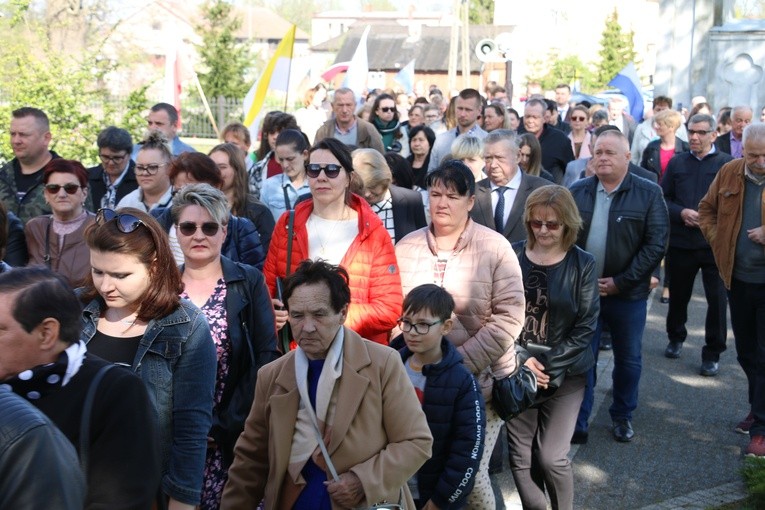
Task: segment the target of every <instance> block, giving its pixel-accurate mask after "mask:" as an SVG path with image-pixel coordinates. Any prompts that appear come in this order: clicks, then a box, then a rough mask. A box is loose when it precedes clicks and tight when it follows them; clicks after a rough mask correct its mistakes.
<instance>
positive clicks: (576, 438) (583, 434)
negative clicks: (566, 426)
mask: <svg viewBox="0 0 765 510" xmlns="http://www.w3.org/2000/svg"><path fill="white" fill-rule="evenodd" d="M589 435H590V434H589V433H588V432H587V431H586V430H575V431H574V435H573V436H571V444H587V438H588V436H589Z"/></svg>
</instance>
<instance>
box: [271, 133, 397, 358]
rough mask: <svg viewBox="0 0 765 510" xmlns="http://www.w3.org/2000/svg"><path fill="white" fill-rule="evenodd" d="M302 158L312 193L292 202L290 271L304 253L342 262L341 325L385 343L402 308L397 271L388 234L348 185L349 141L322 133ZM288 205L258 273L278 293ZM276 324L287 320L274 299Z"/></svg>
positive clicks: (284, 257)
mask: <svg viewBox="0 0 765 510" xmlns="http://www.w3.org/2000/svg"><path fill="white" fill-rule="evenodd" d="M309 158H310V159H309V163H307V164H306V174H307V176H308V185H309V186H310V188H311V195H312V198H311V199H310V200H306V201H303V202H301V203H299V204H298V205H297V206H296V207H295V218H294V224H293V231H292V232H293V233H292V253H291V259H290V272H292V270H294V268H296V267H297V265H298V264H299V263H300V262H301V261H302V260H305V259H309V258H310V259H314V260H316V259H323V260H325V261H327V262H329V263H330V264H339V265H341V266H343V267H344V268H345V269H346V270H347V271H348V273H349V275H350V282H349V283H350V287H351V305H350V308H349V309H348V317H347V319H346V321H345V325H346V326H348V327H349V328H351V329H352V330H354V331H356V332H357V333H358V334H359V335H361V336H362V337H364V338H367V339H369V340H372V341H375V342H378V343H381V344H386V345H387V343H388V340H389V334H390V330H391V329H393V327H394V326H395V325H396V320H397V319H398V317H399V315H400V314H401V302H402V293H401V276H400V275H399V271H398V263H397V262H396V254H395V252H394V250H393V243H391V242H390V235H389V234H388V231H387V230H386V228H385V226H384V225H383V224H382V222H381V221H380V219H379V218H378V217H377V215H376V214H375V213H374V212H373V211H372V209H371V208H370V207H369V205H368V204H367V203H366V201H365V200H363V199H362V198H360V197H359V196H357V195H354V194H352V193H351V192H350V191H349V189H348V188H349V186H350V184H351V172H353V162H352V159H351V154H350V151H349V150H348V147H346V146H345V144H343V143H342V142H340V141H338V140H335V139H334V138H325V139H323V140H321V141H320V142H318V143H317V144H316V145H314V146H313V148H312V149H311V151H310V157H309ZM289 216H290V213H289V211H288V212H286V213H284V214H283V215H282V216H281V218H279V221H278V222H277V223H276V229H275V230H274V235H273V237H272V239H271V246H270V247H269V250H268V256H267V257H266V264H265V267H264V268H263V273H264V274H265V276H266V283H267V284H268V286H269V288H270V289H271V294H272V296H274V297H277V298H278V296H277V291H276V288H277V284H276V281H277V278H284V277H285V276H286V273H287V251H288V249H287V239H288V237H289V235H288V230H289ZM274 307H275V308H276V326H277V328H281V327H282V326H283V325H284V323H285V322H287V312H286V311H284V310H283V309H282V308H283V305H282V302H281V301H279V299H274Z"/></svg>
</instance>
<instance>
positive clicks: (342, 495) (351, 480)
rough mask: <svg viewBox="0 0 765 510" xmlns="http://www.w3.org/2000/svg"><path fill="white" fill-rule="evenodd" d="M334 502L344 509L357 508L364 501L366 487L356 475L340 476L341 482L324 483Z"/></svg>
mask: <svg viewBox="0 0 765 510" xmlns="http://www.w3.org/2000/svg"><path fill="white" fill-rule="evenodd" d="M324 484H325V485H326V486H327V492H328V493H329V497H330V499H332V501H333V502H334V503H335V504H337V505H339V506H341V507H343V508H356V507H357V506H359V505H360V504H361V502H362V501H363V500H364V486H363V485H361V480H359V477H358V476H356V475H355V474H354V473H352V472H350V471H348V472H347V473H343V474H342V475H340V481H337V482H336V481H334V480H330V481H328V482H324Z"/></svg>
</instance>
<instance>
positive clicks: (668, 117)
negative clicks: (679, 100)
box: [653, 110, 683, 131]
mask: <svg viewBox="0 0 765 510" xmlns="http://www.w3.org/2000/svg"><path fill="white" fill-rule="evenodd" d="M653 122H654V124H660V125H662V126H666V127H668V128H671V129H674V130H675V131H677V130H678V129H679V128H680V125H681V124H682V123H683V115H682V114H681V113H680V112H678V111H675V110H662V111H660V112H659V113H657V114H655V115H654V116H653Z"/></svg>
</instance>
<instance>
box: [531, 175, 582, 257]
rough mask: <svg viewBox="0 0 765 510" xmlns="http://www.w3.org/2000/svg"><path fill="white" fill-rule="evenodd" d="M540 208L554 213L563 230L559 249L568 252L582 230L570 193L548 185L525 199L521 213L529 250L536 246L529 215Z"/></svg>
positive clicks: (580, 218)
mask: <svg viewBox="0 0 765 510" xmlns="http://www.w3.org/2000/svg"><path fill="white" fill-rule="evenodd" d="M542 207H546V208H548V209H551V210H552V211H553V212H555V216H557V217H558V221H559V222H560V224H561V227H562V228H563V235H562V236H561V238H560V244H561V248H563V250H564V251H568V250H570V249H571V248H572V247H573V246H574V244H576V238H577V236H578V235H579V230H580V229H581V228H582V217H581V216H580V215H579V209H578V208H577V206H576V202H574V197H573V196H572V195H571V192H570V191H569V190H568V189H567V188H565V187H563V186H559V185H557V184H548V185H547V186H542V187H541V188H537V189H535V190H534V191H533V192H532V193H531V195H529V198H527V199H526V208H525V209H524V211H523V222H524V223H525V225H526V239H527V241H526V245H527V246H528V247H529V249H533V248H534V245H535V244H536V237H534V230H533V229H532V228H531V220H532V218H531V215H532V213H533V212H534V210H535V209H537V208H542Z"/></svg>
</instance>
